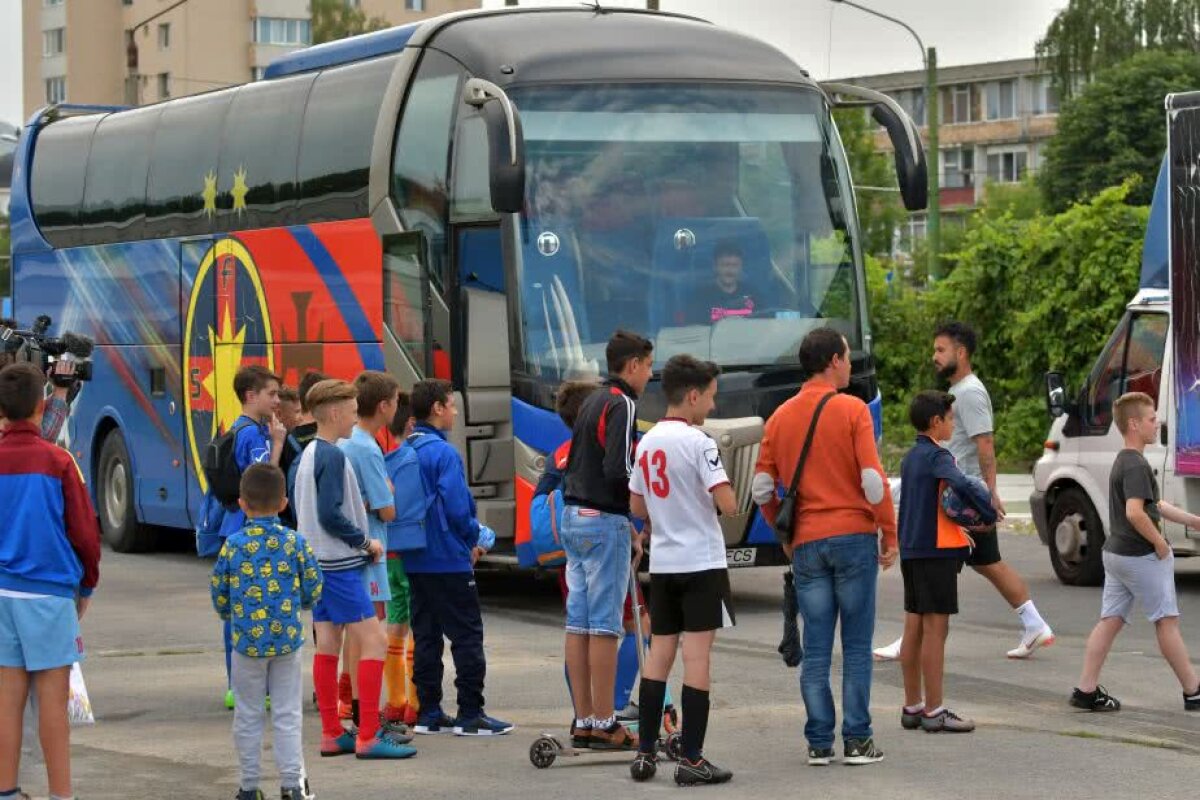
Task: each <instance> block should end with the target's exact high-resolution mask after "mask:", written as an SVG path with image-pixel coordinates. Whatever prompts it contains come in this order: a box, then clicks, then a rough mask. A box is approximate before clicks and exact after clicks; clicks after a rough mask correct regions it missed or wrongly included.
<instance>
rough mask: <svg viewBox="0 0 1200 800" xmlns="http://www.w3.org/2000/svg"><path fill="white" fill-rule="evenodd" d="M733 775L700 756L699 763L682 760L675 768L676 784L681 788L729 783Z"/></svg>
mask: <svg viewBox="0 0 1200 800" xmlns="http://www.w3.org/2000/svg"><path fill="white" fill-rule="evenodd" d="M732 778H733V773H732V772H730V771H729V770H727V769H722V768H721V767H718V766H717V765H716V764H714V763H712V762H711V761H709V760H708V759H707V758H705V757H704V756H700V760H699V761H688V760H687V759H686V758H684V759H680V761H679V764H677V765H676V767H675V783H677V784H679V785H680V786H702V785H704V784H707V783H728V782H729V781H730V780H731V779H732Z"/></svg>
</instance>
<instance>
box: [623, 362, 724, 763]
mask: <svg viewBox="0 0 1200 800" xmlns="http://www.w3.org/2000/svg"><path fill="white" fill-rule="evenodd" d="M720 372H721V370H720V368H719V367H718V366H717V365H716V364H713V363H712V362H711V361H698V360H697V359H695V358H692V357H691V356H688V355H678V356H674V357H673V358H672V359H671V360H670V361H668V362H667V365H666V367H664V368H663V373H662V388H663V393H664V394H665V395H666V396H667V415H666V416H665V417H663V419H662V421H661V422H659V423H658V424H657V425H655V426H654V427H653V428H652V429H651V430H650V432H649V433H647V434H646V435H645V436H644V437H642V441H641V442H640V443H639V444H638V448H637V454H636V456H635V458H634V467H633V475H632V476H631V477H630V480H629V492H630V498H629V507H630V510H631V511H632V512H633V513H634V515H635V516H638V517H640V518H642V519H647V520H650V522H651V524H652V527H651V532H650V631H651V633H652V634H653V638H652V639H651V640H650V657H649V659H648V660H647V661H646V664H645V665H644V667H643V673H642V685H641V691H640V696H639V702H638V706H639V708H640V710H641V721H640V726H639V728H638V742H639V745H638V754H637V757H636V759H635V760H634V762H633V765H632V766H631V768H630V774H631V775H632V776H633V779H634V780H637V781H644V780H647V779H649V778H651V777H653V776H654V772H655V770H656V756H655V747H656V742H657V739H658V730H659V722H660V720H661V718H662V707H663V698H664V696H665V693H666V689H667V684H666V680H667V675H668V674H670V672H671V665H672V664H673V663H674V661H675V650H676V649H677V647H678V644H679V636H680V634H685V635H684V637H683V694H682V697H681V703H682V706H683V732H682V737H683V759H682V760H681V761H680V762H679V765H678V766H677V767H676V768H675V782H676V783H678V784H680V785H681V786H695V785H699V784H705V783H724V782H725V781H728V780H729V779H730V778H732V777H733V773H731V772H730V771H729V770H726V769H722V768H721V767H718V766H716V765H715V764H713V763H712V762H710V761H709V760H708V759H706V758H705V757H704V734H705V731H706V729H707V728H708V707H709V704H708V690H709V658H710V656H711V653H712V646H713V640H714V639H715V638H716V634H717V630H718V629H719V628H724V627H729V626H732V625H733V610H732V608H731V607H730V602H729V572H728V571H727V570H726V568H725V539H724V537H723V536H722V535H721V526H720V523H719V522H718V520H717V510H718V509H719V510H720V512H721V513H722V514H725V515H732V514H734V513H735V512H736V511H737V501H736V498H735V496H734V493H733V488H732V487H731V486H730V485H729V478H728V477H726V475H725V468H724V467H723V466H722V465H721V456H720V454H719V453H718V452H717V445H716V443H715V442H713V440H712V439H710V438H709V437H708V436H707V435H705V433H704V432H703V431H701V430H700V429H699V428H697V427H694V426H696V425H700V424H703V422H704V420H705V419H706V418H707V417H708V414H709V412H711V411H712V410H713V408H714V406H715V399H716V394H717V375H719V374H720Z"/></svg>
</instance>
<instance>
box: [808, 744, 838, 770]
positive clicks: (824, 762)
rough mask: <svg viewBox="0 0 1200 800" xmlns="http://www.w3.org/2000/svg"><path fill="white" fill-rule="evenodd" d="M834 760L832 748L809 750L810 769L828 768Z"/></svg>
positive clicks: (812, 748)
mask: <svg viewBox="0 0 1200 800" xmlns="http://www.w3.org/2000/svg"><path fill="white" fill-rule="evenodd" d="M833 759H834V755H833V748H832V747H810V748H808V765H809V766H810V767H828V766H829V764H830V762H832V761H833Z"/></svg>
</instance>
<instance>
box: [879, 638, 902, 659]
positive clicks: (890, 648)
mask: <svg viewBox="0 0 1200 800" xmlns="http://www.w3.org/2000/svg"><path fill="white" fill-rule="evenodd" d="M903 641H904V637H903V636H901V637H900V638H899V639H897V640H896V641H894V642H892V643H891V644H889V645H887V646H886V647H876V648H875V649H874V650H873V651H871V652H872V653H873V654H874V655H875V660H876V661H897V660H899V658H900V643H901V642H903Z"/></svg>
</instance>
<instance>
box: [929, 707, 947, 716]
mask: <svg viewBox="0 0 1200 800" xmlns="http://www.w3.org/2000/svg"><path fill="white" fill-rule="evenodd" d="M945 710H946V707H945V706H938V707H937V708H935V709H933V710H932V711H926V712H925V716H927V717H930V718H932V717H936V716H937V715H938V714H940V713H942V712H943V711H945Z"/></svg>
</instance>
